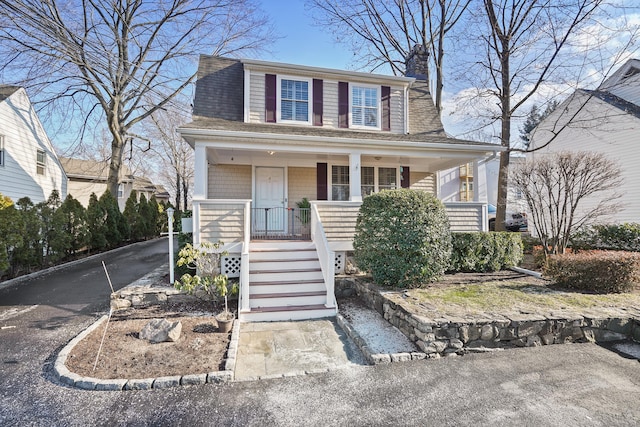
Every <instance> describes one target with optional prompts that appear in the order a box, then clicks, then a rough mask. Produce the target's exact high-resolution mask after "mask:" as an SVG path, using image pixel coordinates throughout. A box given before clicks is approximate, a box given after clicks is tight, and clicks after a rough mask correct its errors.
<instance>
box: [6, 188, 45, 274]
mask: <svg viewBox="0 0 640 427" xmlns="http://www.w3.org/2000/svg"><path fill="white" fill-rule="evenodd" d="M16 207H17V209H18V211H19V212H20V216H21V217H22V221H23V223H24V234H23V236H22V239H23V242H24V243H23V245H22V246H21V247H19V248H16V250H15V252H14V258H13V265H12V270H13V272H14V273H19V272H20V271H21V270H22V269H25V270H26V271H27V272H29V271H32V270H33V269H34V268H36V267H40V266H42V264H43V259H42V250H43V248H42V236H41V234H40V231H41V230H42V228H43V227H42V222H41V219H40V216H39V214H38V209H37V207H36V206H35V205H34V204H33V202H32V201H31V199H30V198H28V197H23V198H21V199H20V200H18V202H17V203H16Z"/></svg>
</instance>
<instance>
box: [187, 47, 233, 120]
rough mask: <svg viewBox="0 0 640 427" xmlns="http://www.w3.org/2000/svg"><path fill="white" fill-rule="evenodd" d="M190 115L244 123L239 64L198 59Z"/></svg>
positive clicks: (211, 59)
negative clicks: (191, 113)
mask: <svg viewBox="0 0 640 427" xmlns="http://www.w3.org/2000/svg"><path fill="white" fill-rule="evenodd" d="M193 115H194V116H201V117H215V118H220V119H224V120H234V121H243V120H244V68H243V66H242V63H241V62H240V61H238V60H235V59H228V58H221V57H214V56H208V55H201V56H200V63H199V67H198V80H197V81H196V95H195V99H194V101H193Z"/></svg>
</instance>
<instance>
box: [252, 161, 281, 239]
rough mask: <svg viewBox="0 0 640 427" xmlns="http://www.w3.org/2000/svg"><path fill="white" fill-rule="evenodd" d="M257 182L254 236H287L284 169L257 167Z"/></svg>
mask: <svg viewBox="0 0 640 427" xmlns="http://www.w3.org/2000/svg"><path fill="white" fill-rule="evenodd" d="M255 180H256V182H255V191H256V194H255V199H254V210H253V215H252V216H253V234H254V235H264V236H265V237H267V236H270V235H271V236H273V235H282V234H285V233H286V231H287V230H286V221H285V218H286V206H287V205H286V204H287V200H286V197H285V192H284V190H285V189H284V168H273V167H256V173H255Z"/></svg>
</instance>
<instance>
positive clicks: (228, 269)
mask: <svg viewBox="0 0 640 427" xmlns="http://www.w3.org/2000/svg"><path fill="white" fill-rule="evenodd" d="M240 260H241V254H229V255H227V256H225V257H222V265H221V270H222V271H221V273H222V274H226V275H227V277H240Z"/></svg>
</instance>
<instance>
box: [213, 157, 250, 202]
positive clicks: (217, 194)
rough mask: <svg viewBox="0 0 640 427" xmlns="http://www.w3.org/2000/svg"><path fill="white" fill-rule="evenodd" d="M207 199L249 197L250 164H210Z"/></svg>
mask: <svg viewBox="0 0 640 427" xmlns="http://www.w3.org/2000/svg"><path fill="white" fill-rule="evenodd" d="M208 184H209V189H208V198H209V199H250V198H251V165H210V166H209V179H208Z"/></svg>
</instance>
